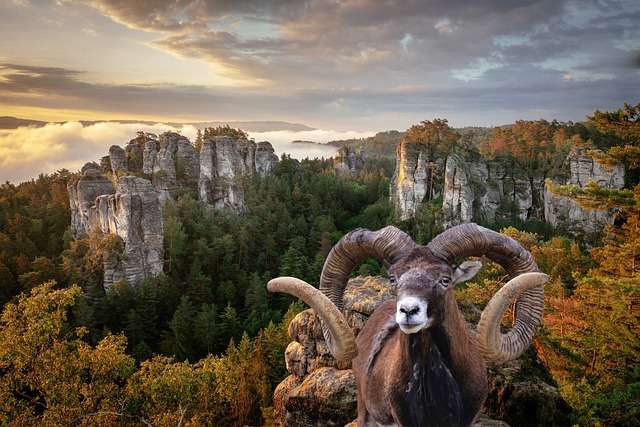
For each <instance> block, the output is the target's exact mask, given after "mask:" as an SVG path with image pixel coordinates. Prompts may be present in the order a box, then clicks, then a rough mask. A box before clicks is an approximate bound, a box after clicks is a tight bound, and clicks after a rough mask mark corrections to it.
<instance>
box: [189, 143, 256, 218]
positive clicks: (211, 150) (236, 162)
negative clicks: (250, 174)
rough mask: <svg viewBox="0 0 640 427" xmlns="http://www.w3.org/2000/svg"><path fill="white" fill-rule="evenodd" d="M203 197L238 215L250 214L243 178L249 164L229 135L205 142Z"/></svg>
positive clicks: (200, 188)
mask: <svg viewBox="0 0 640 427" xmlns="http://www.w3.org/2000/svg"><path fill="white" fill-rule="evenodd" d="M200 165H201V167H200V179H199V181H198V189H199V194H200V199H201V200H202V201H203V202H205V203H207V204H210V205H213V206H214V207H215V208H216V209H220V210H228V211H232V212H235V213H236V214H238V215H242V214H244V213H246V211H247V207H246V205H245V203H244V190H243V188H242V183H241V182H240V178H241V177H242V175H243V173H242V170H243V168H246V165H245V163H244V161H243V159H242V157H241V156H240V152H239V151H238V149H237V147H236V142H235V141H234V140H233V139H232V138H230V137H228V136H218V137H216V138H215V139H214V140H207V141H204V143H203V144H202V149H201V151H200Z"/></svg>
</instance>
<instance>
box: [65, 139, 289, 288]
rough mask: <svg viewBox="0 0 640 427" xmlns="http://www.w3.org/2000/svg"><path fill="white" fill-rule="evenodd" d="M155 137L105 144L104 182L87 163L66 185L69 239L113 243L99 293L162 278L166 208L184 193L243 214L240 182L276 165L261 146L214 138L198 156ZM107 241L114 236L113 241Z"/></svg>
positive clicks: (181, 142)
mask: <svg viewBox="0 0 640 427" xmlns="http://www.w3.org/2000/svg"><path fill="white" fill-rule="evenodd" d="M154 138H155V136H153V137H151V136H149V135H142V134H139V135H138V137H137V138H135V139H132V140H131V141H130V142H129V143H128V144H127V146H126V147H125V148H124V149H123V148H121V147H119V146H117V145H114V146H112V147H111V148H110V149H109V158H108V160H107V161H106V162H104V164H105V167H106V168H107V169H108V168H110V169H111V171H110V172H111V174H112V178H111V179H109V178H107V177H106V176H105V175H104V174H103V172H101V171H100V168H99V166H98V165H97V164H95V163H88V164H86V165H85V166H84V167H83V169H82V174H81V176H80V177H79V178H78V179H76V180H73V181H71V182H70V184H69V186H68V190H69V200H70V205H71V212H72V218H71V232H72V236H73V238H74V239H79V238H81V237H82V236H83V235H89V234H91V233H95V232H98V233H100V234H101V235H102V236H104V238H105V239H112V240H114V241H113V242H112V241H110V243H113V244H112V245H111V246H110V247H111V248H112V249H113V250H119V251H120V253H119V255H122V256H111V257H107V258H105V259H104V270H105V273H104V286H105V288H108V287H109V286H111V285H112V284H113V283H115V282H116V281H118V280H119V279H125V280H127V281H129V282H130V283H133V284H136V283H138V282H140V280H142V279H143V278H145V277H148V276H153V275H156V274H159V273H161V272H162V261H163V242H162V239H163V224H162V207H163V206H164V204H165V203H166V202H173V200H174V199H175V198H176V197H178V196H179V195H180V194H183V193H185V192H189V193H191V194H193V195H194V197H197V196H198V195H200V197H201V198H202V200H203V201H204V202H205V203H208V204H211V205H213V206H214V207H215V208H216V209H221V210H226V211H230V212H233V213H235V214H238V215H241V214H244V213H246V212H247V207H246V204H245V201H244V190H243V188H242V181H241V180H242V177H243V176H245V175H253V174H256V173H258V174H260V175H262V176H267V175H268V174H270V173H271V172H272V171H273V169H274V168H275V165H276V164H277V162H278V157H277V156H276V155H275V154H274V150H273V147H272V146H271V144H270V143H269V142H266V141H265V142H259V143H257V144H256V143H255V142H253V141H247V140H239V141H235V140H233V139H231V138H228V137H216V138H215V139H214V140H209V141H204V143H203V144H202V149H201V151H200V152H197V151H196V149H195V148H194V147H193V145H192V144H191V142H190V141H189V140H188V139H187V138H186V137H184V136H182V135H180V134H178V133H175V132H166V133H164V134H162V135H160V137H159V138H158V139H157V140H156V139H154ZM143 147H144V148H143ZM112 180H113V181H115V182H116V185H115V186H114V184H113V181H112ZM110 236H117V238H119V239H120V241H119V243H117V242H116V240H117V238H114V237H110ZM116 243H117V244H116Z"/></svg>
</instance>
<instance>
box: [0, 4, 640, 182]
mask: <svg viewBox="0 0 640 427" xmlns="http://www.w3.org/2000/svg"><path fill="white" fill-rule="evenodd" d="M639 55H640V2H638V1H637V0H619V1H618V0H597V1H596V0H531V1H525V0H473V1H467V0H448V1H442V0H422V1H420V0H347V1H340V0H331V1H329V0H308V1H302V0H141V1H130V0H1V1H0V116H14V117H19V118H27V119H37V120H43V121H52V122H54V121H56V122H58V121H69V123H67V124H55V125H54V124H52V125H49V126H47V127H45V128H41V129H19V130H16V131H3V132H0V182H4V181H5V180H10V181H16V180H18V181H19V180H21V179H28V178H29V177H30V176H37V173H38V172H45V173H50V172H52V171H55V170H56V169H51V168H56V167H57V168H60V167H66V168H67V169H70V170H73V169H74V167H75V168H79V166H77V164H79V165H80V166H82V162H83V161H85V160H91V159H99V157H101V156H103V155H106V153H107V150H108V147H109V146H110V145H112V144H118V145H124V144H126V142H127V141H128V140H129V139H131V138H133V137H134V136H135V131H136V130H146V129H141V126H137V127H136V129H135V130H133V129H130V126H129V125H118V124H113V123H111V124H107V123H102V124H97V125H93V126H83V125H81V124H80V123H78V122H77V121H78V120H117V119H126V120H132V119H135V120H147V121H148V120H151V121H155V122H158V123H163V122H169V121H170V122H178V123H193V122H199V121H242V120H252V121H253V120H278V121H286V122H291V123H301V124H305V125H307V126H310V127H313V128H315V129H318V131H317V132H316V134H314V137H315V138H316V140H317V141H318V142H327V141H328V140H330V139H339V138H336V136H340V135H349V136H345V137H350V136H367V135H372V134H374V133H376V132H378V131H385V130H392V129H394V130H400V131H403V130H406V129H408V128H409V127H410V126H411V125H413V124H417V123H420V121H422V120H432V119H435V118H444V119H447V120H448V121H449V124H450V125H452V126H454V127H463V126H498V125H503V124H508V123H513V122H514V121H516V120H519V119H525V120H537V119H547V120H553V119H558V120H561V121H568V120H571V121H582V120H585V119H586V116H587V115H590V114H593V112H594V111H595V110H601V111H612V110H616V109H618V108H622V107H623V105H624V103H625V102H628V103H630V104H633V105H635V104H637V103H638V102H640V68H639V66H638V65H639V64H638V62H639V59H638V58H639ZM163 126H164V125H158V126H156V127H154V128H153V130H155V131H156V133H157V130H158V129H165V127H163ZM178 130H181V131H184V132H185V134H186V135H187V136H188V135H189V132H193V131H194V129H191V128H190V127H188V126H186V127H185V128H184V129H181V127H179V129H178ZM250 136H251V137H255V138H256V140H263V136H264V137H275V135H251V134H250ZM279 137H283V138H284V140H286V139H287V138H289V137H290V139H308V138H305V137H300V136H299V135H293V134H292V135H279ZM278 144H280V142H278ZM83 156H84V157H83ZM89 156H91V157H89Z"/></svg>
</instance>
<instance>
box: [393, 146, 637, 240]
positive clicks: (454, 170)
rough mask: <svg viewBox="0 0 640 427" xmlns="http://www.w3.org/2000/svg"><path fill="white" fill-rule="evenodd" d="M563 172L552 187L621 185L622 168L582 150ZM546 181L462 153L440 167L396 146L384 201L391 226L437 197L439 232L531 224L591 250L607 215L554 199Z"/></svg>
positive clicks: (421, 153) (415, 149)
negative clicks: (391, 211)
mask: <svg viewBox="0 0 640 427" xmlns="http://www.w3.org/2000/svg"><path fill="white" fill-rule="evenodd" d="M565 169H566V170H565V171H561V172H559V173H557V174H556V176H554V177H551V178H552V181H553V182H554V183H555V184H572V185H576V186H579V187H584V186H586V185H587V184H588V183H589V181H590V180H593V181H595V182H596V183H597V184H599V185H600V186H602V187H604V188H608V189H618V188H622V186H623V185H624V168H623V167H622V166H611V167H606V166H604V165H601V164H599V163H598V162H597V161H596V160H595V159H594V158H593V157H591V156H589V155H588V154H587V152H586V150H582V151H576V152H573V153H571V154H570V155H569V156H568V158H567V161H566V165H565ZM546 178H547V177H546V176H545V175H544V174H543V173H542V172H540V173H536V172H534V173H533V174H532V173H531V172H530V171H525V170H524V169H522V167H520V166H519V165H518V163H517V162H515V160H513V161H511V162H510V163H505V162H504V161H503V162H498V161H490V160H488V159H486V158H485V157H482V156H480V155H479V154H477V153H473V152H464V151H459V152H456V153H452V154H450V155H449V156H448V157H447V158H446V160H444V161H443V160H440V159H430V158H429V157H428V154H427V152H426V151H425V149H423V148H421V147H420V146H418V145H416V144H413V143H411V142H401V143H400V144H398V146H397V160H396V171H395V174H394V177H393V179H392V182H391V185H390V199H391V202H392V203H393V204H394V206H395V212H396V219H397V220H404V219H407V218H411V217H415V216H416V215H417V213H418V212H419V208H420V205H421V204H424V203H425V202H427V201H429V200H431V199H433V198H436V197H440V196H441V197H442V216H443V217H442V222H443V224H442V225H443V226H444V227H445V228H448V227H451V226H453V225H457V224H460V223H465V222H479V223H482V224H489V225H490V224H495V223H500V222H504V221H509V220H511V221H513V220H520V221H525V220H531V219H534V220H539V221H546V222H547V223H549V224H550V225H551V226H552V227H553V228H556V229H560V230H563V231H564V232H565V233H566V234H568V235H570V236H573V237H574V238H576V240H578V241H580V242H582V243H584V244H585V245H587V246H590V245H593V244H595V243H596V242H597V241H598V240H599V239H600V237H601V232H602V229H603V228H604V226H605V224H606V223H607V222H608V221H612V220H613V213H612V212H610V211H597V210H587V209H584V208H583V207H581V206H580V205H579V204H578V203H576V202H575V201H574V200H573V199H569V198H564V197H557V196H554V195H553V194H552V193H551V192H550V191H549V189H548V188H547V186H546V184H545V179H546Z"/></svg>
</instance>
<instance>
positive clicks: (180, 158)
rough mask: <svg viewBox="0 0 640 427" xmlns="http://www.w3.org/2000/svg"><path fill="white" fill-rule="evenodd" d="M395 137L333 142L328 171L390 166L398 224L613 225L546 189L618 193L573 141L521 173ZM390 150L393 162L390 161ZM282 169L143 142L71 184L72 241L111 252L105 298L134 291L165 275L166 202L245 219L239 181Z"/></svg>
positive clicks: (203, 148) (259, 152) (576, 228)
mask: <svg viewBox="0 0 640 427" xmlns="http://www.w3.org/2000/svg"><path fill="white" fill-rule="evenodd" d="M401 137H402V134H401V133H400V132H396V131H389V132H381V133H379V134H378V135H376V136H375V137H371V138H365V139H362V140H349V141H334V142H332V143H330V144H332V145H335V146H336V148H338V147H341V148H340V149H339V150H338V153H337V155H336V156H335V158H334V172H335V173H339V174H341V175H344V176H346V177H355V176H358V174H359V173H360V172H361V171H362V170H363V167H364V165H365V163H366V158H367V157H369V158H371V157H374V156H385V157H392V156H394V157H395V158H396V169H395V173H394V176H393V178H392V180H391V184H390V189H389V192H390V200H391V202H392V204H393V206H394V207H395V221H396V222H401V221H405V220H409V221H412V220H415V221H421V220H424V215H426V214H433V213H434V212H435V216H436V219H435V221H436V223H437V224H438V225H442V226H444V227H449V226H452V225H455V224H459V223H462V222H470V221H473V222H478V223H481V224H485V225H488V226H492V225H493V226H495V225H500V224H508V223H514V222H516V223H517V222H518V221H521V222H522V223H524V222H525V221H538V222H540V223H542V224H545V223H546V224H549V226H550V227H553V228H554V229H560V230H561V231H562V232H563V233H565V234H567V235H569V236H573V237H574V238H575V239H576V240H578V241H579V242H580V243H582V244H586V245H594V244H596V243H597V242H598V239H599V238H600V237H601V233H602V229H603V227H604V225H605V224H606V222H607V221H612V220H613V214H612V212H609V211H597V210H595V211H589V210H585V209H583V208H582V207H580V206H579V205H578V204H577V203H576V202H575V201H574V200H573V199H568V198H564V197H558V196H555V195H553V194H552V193H551V192H550V191H549V189H548V188H547V185H546V181H545V180H546V179H550V180H551V181H552V182H554V183H556V184H573V185H576V186H579V187H584V186H585V185H587V184H588V182H589V180H593V181H595V182H596V183H598V184H599V185H601V186H603V187H606V188H622V186H623V185H624V175H625V174H624V168H623V167H622V166H606V167H605V166H604V165H602V164H600V163H598V161H597V160H596V159H594V158H593V157H591V156H590V155H589V154H588V153H587V151H586V150H585V149H578V148H576V146H580V145H579V144H576V145H575V146H574V145H572V144H571V142H568V143H567V144H565V147H564V150H565V151H563V152H561V161H560V162H559V164H556V165H554V167H553V168H548V167H546V168H545V167H531V165H528V166H527V165H524V166H523V162H522V161H516V159H515V158H514V157H512V156H511V157H510V156H488V155H485V154H480V153H479V151H478V149H477V146H478V144H477V142H476V141H472V140H470V141H471V142H470V143H468V144H467V145H466V146H464V145H462V146H460V145H458V146H455V147H453V148H451V149H449V150H445V151H442V150H440V151H438V150H433V147H429V146H428V145H424V144H421V143H416V142H411V141H406V140H401ZM464 137H465V135H464V134H463V138H464ZM483 139H486V138H483ZM196 146H197V147H196ZM390 147H395V154H389V153H390V152H391V150H390ZM365 154H366V155H365ZM557 157H558V155H557V153H556V158H557ZM278 161H279V160H278V157H277V156H276V155H275V154H274V149H273V147H272V145H271V144H270V143H269V142H258V143H256V142H253V141H249V140H247V139H234V138H231V137H228V136H216V137H214V138H212V139H206V140H204V141H201V142H199V143H197V144H195V145H194V144H192V143H191V142H190V141H189V140H188V139H187V138H186V137H184V136H182V135H180V134H177V133H173V132H167V133H164V134H162V135H160V137H157V138H156V137H155V136H153V135H149V134H142V133H140V134H138V137H137V138H135V139H132V140H131V141H130V142H129V143H128V144H127V146H126V147H125V148H124V149H123V148H121V147H119V146H116V145H114V146H112V147H111V148H110V150H109V155H108V156H105V157H104V158H103V159H102V160H101V162H100V165H98V164H96V163H87V164H86V165H85V166H84V167H83V168H82V171H81V173H80V174H79V176H78V177H77V178H76V179H75V180H71V181H70V183H69V187H68V190H69V198H70V204H71V214H72V218H71V232H72V237H73V238H74V239H79V238H81V237H82V236H83V235H93V236H95V235H98V236H100V237H99V238H101V239H102V241H101V242H100V244H101V245H102V247H105V246H106V247H108V248H109V250H108V251H105V256H104V257H103V267H104V286H105V289H107V288H109V287H110V286H111V285H113V284H114V283H115V282H117V281H118V280H120V279H125V280H127V281H129V282H130V283H132V284H136V283H139V282H140V281H141V280H142V279H143V278H145V277H148V276H154V275H157V274H159V273H161V272H162V268H163V257H164V253H163V219H162V210H163V206H165V204H166V203H174V202H175V201H176V200H177V199H178V197H180V196H181V195H182V194H185V193H189V194H191V195H193V196H194V197H195V198H198V199H200V200H202V201H203V202H204V203H206V204H208V205H211V206H213V207H214V208H215V209H219V210H224V211H228V212H232V213H234V214H236V215H244V214H247V213H248V209H247V206H246V203H245V200H244V189H243V187H242V177H243V176H252V175H254V174H258V175H260V176H263V177H265V176H268V175H269V174H271V173H272V172H273V170H274V168H275V166H276V165H277V163H278ZM107 254H110V255H107Z"/></svg>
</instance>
